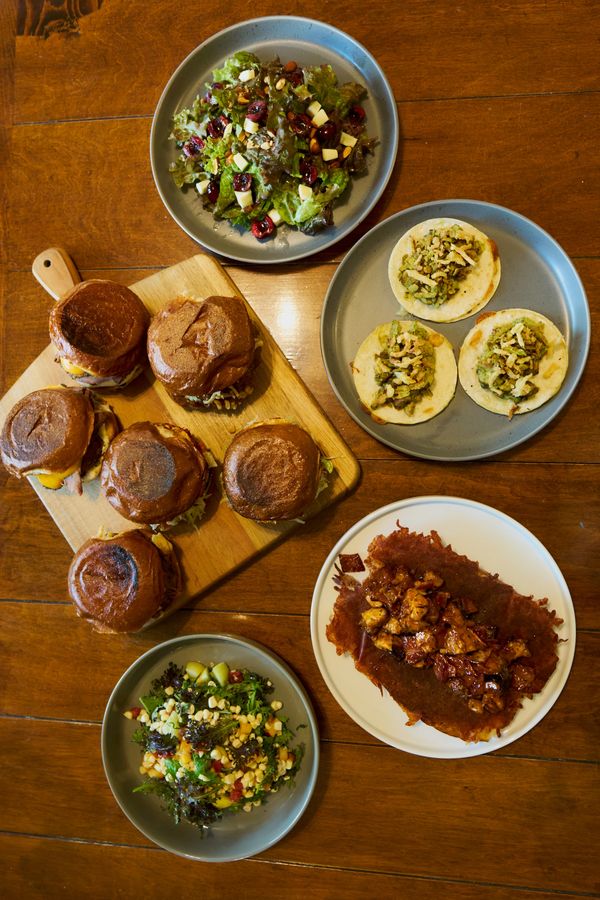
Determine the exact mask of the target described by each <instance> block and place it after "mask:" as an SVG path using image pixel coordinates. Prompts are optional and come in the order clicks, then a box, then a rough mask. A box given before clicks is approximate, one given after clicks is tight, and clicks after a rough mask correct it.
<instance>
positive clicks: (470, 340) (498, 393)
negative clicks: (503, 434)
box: [458, 309, 569, 418]
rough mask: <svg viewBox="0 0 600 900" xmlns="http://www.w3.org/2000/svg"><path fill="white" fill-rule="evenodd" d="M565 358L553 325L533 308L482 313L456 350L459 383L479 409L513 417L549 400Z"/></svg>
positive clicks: (560, 378)
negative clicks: (457, 350) (457, 351)
mask: <svg viewBox="0 0 600 900" xmlns="http://www.w3.org/2000/svg"><path fill="white" fill-rule="evenodd" d="M568 362H569V354H568V351H567V344H566V341H565V339H564V337H563V335H562V334H561V333H560V331H559V330H558V328H557V327H556V325H554V323H553V322H551V321H550V319H547V318H546V316H542V315H541V313H538V312H534V311H533V310H531V309H502V310H499V311H498V312H494V313H484V314H483V315H482V316H480V317H479V318H478V320H477V324H476V325H475V327H474V328H472V329H471V331H470V332H469V333H468V334H467V336H466V338H465V339H464V341H463V345H462V347H461V348H460V356H459V361H458V373H459V378H460V383H461V384H462V386H463V388H464V389H465V391H466V392H467V394H468V395H469V397H470V398H471V400H474V401H475V403H477V404H478V405H479V406H482V407H483V408H484V409H489V410H490V412H493V413H499V414H500V415H503V416H508V417H509V418H512V416H513V415H518V414H519V413H525V412H530V410H532V409H537V408H538V406H541V405H542V404H543V403H546V401H547V400H550V398H551V397H553V396H554V395H555V394H556V393H557V392H558V390H559V388H560V386H561V384H562V383H563V381H564V378H565V375H566V372H567V366H568Z"/></svg>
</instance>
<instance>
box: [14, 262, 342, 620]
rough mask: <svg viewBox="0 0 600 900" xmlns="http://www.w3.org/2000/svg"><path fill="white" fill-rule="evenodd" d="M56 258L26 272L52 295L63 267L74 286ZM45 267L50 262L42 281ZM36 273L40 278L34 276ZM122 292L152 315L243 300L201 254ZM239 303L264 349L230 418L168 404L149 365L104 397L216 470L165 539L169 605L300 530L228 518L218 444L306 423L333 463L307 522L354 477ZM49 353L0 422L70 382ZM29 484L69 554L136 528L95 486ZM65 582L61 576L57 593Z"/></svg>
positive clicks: (18, 386)
mask: <svg viewBox="0 0 600 900" xmlns="http://www.w3.org/2000/svg"><path fill="white" fill-rule="evenodd" d="M61 253H62V251H57V250H52V251H46V254H40V256H39V257H38V258H37V259H36V262H35V264H34V274H36V277H38V278H39V280H40V281H42V283H44V285H45V286H46V287H47V288H48V289H49V290H50V292H51V293H54V294H55V296H56V295H58V293H59V292H60V291H59V290H58V289H57V288H56V287H55V288H54V290H53V286H52V276H53V275H57V274H58V270H59V269H60V268H61V266H62V270H63V271H62V274H63V275H66V278H67V281H69V280H75V281H78V280H79V276H78V275H77V270H76V269H75V268H74V266H73V264H72V262H71V261H70V259H69V258H68V257H66V254H65V257H66V259H64V258H61ZM49 261H51V263H50V262H49ZM44 264H45V265H46V266H48V270H47V276H46V273H45V270H44V268H43V266H44ZM40 272H41V273H44V274H42V275H41V277H40ZM67 273H68V274H67ZM69 276H70V277H69ZM58 283H60V282H58ZM130 287H131V288H132V289H133V290H134V291H135V292H136V294H138V295H139V297H140V298H141V299H142V300H143V301H144V303H145V304H146V306H147V308H148V310H149V311H150V313H151V314H154V313H156V312H157V311H158V310H159V309H161V308H162V307H163V306H164V305H166V304H167V303H168V302H169V301H171V300H172V299H174V298H175V297H178V296H181V295H187V296H191V297H197V298H199V299H200V298H203V297H207V296H209V295H211V294H221V295H237V296H238V297H241V298H242V299H243V300H244V298H243V297H242V295H241V294H240V292H239V290H238V289H237V287H236V285H235V284H234V282H233V281H232V280H231V278H229V276H228V275H227V274H226V273H225V271H224V269H223V268H222V267H221V265H220V264H219V263H218V262H217V261H216V260H215V259H213V258H212V257H210V256H207V255H205V254H202V253H199V254H197V255H196V256H193V257H191V258H190V259H187V260H185V261H184V262H182V263H179V264H178V265H176V266H171V267H170V268H168V269H164V270H163V271H162V272H159V273H157V274H156V275H151V276H150V277H149V278H145V279H144V280H143V281H138V282H137V283H136V284H132V285H130ZM244 302H246V301H245V300H244ZM246 305H247V308H248V312H249V314H250V316H251V318H252V320H253V321H254V323H255V324H256V327H257V329H258V331H259V332H260V336H261V338H262V341H263V346H262V356H261V362H260V364H259V366H258V368H257V369H256V372H255V377H254V384H255V388H254V393H253V395H252V396H251V397H250V402H248V403H246V405H244V406H242V408H241V409H239V410H237V411H235V412H210V411H204V410H202V411H188V410H185V409H183V408H182V407H181V406H179V405H178V404H177V403H175V402H174V401H173V400H171V398H170V397H169V395H168V394H167V392H166V390H165V389H164V387H163V386H162V385H161V384H160V383H158V382H157V381H155V379H154V377H153V375H152V372H151V370H150V369H149V368H148V369H147V370H146V372H145V374H144V375H142V376H140V377H139V378H138V379H136V381H134V382H133V383H132V384H131V385H129V387H127V388H126V389H125V390H123V391H106V390H103V391H102V395H103V396H105V397H106V399H107V400H108V402H109V403H110V404H111V405H112V406H113V408H114V409H115V411H116V413H117V415H118V416H119V419H120V420H121V424H122V425H123V427H126V426H128V425H131V424H133V423H134V422H139V421H146V420H148V421H152V422H173V423H175V424H176V425H180V426H181V427H183V428H187V429H189V431H190V432H191V433H192V434H194V435H197V436H198V437H199V438H200V439H201V440H202V441H203V442H204V444H205V445H206V446H207V447H208V448H209V449H210V450H211V451H212V454H213V456H214V457H215V460H216V461H217V463H218V464H219V465H218V468H217V469H216V470H213V488H212V496H211V498H210V499H209V501H208V504H207V511H206V515H205V518H204V519H203V520H202V523H201V526H200V527H199V528H197V529H192V528H188V527H178V528H175V529H173V530H172V531H171V532H170V533H169V534H170V536H172V537H173V539H174V540H175V542H176V543H177V545H178V547H179V548H180V550H181V558H182V562H183V568H184V573H185V590H184V593H183V595H182V597H181V598H180V600H179V602H178V603H177V604H176V605H175V606H174V607H173V609H175V608H178V607H180V606H181V605H183V604H184V603H185V602H186V601H187V600H189V599H190V598H191V597H193V596H196V595H198V594H200V593H202V592H204V591H206V590H208V589H209V588H211V587H212V586H213V585H214V584H216V583H217V582H218V581H220V580H221V579H222V578H224V577H225V576H227V575H228V574H230V573H231V572H232V571H233V570H234V569H236V568H238V566H241V565H243V564H244V563H247V562H249V561H250V560H251V559H252V558H253V557H255V556H256V555H257V554H259V553H261V552H262V551H264V550H266V549H267V548H268V547H270V546H272V545H273V544H275V543H276V542H278V541H280V540H281V539H282V538H285V537H287V536H288V535H290V534H291V533H292V532H293V531H295V530H296V529H298V528H301V527H302V523H300V522H297V521H294V522H280V523H278V524H274V525H261V524H258V523H256V522H252V521H251V520H249V519H245V518H243V517H242V516H239V515H238V514H237V513H236V512H234V511H233V510H232V509H231V507H230V506H229V505H228V503H227V501H226V500H225V499H224V498H223V493H222V489H221V486H220V465H221V463H222V460H223V456H224V453H225V450H226V448H227V447H228V445H229V443H230V441H231V439H232V437H233V435H234V434H235V433H236V432H237V431H238V430H240V429H241V428H244V427H245V426H246V425H249V424H251V423H253V422H258V421H261V420H264V419H272V418H277V417H280V418H284V419H286V420H288V421H292V422H296V423H298V424H299V425H302V426H304V428H306V430H307V431H308V432H310V434H311V435H312V436H313V438H314V440H315V441H316V442H317V444H318V445H319V447H320V448H321V451H322V453H323V455H324V456H326V457H328V458H330V459H331V460H332V462H333V465H334V473H333V475H331V476H330V486H329V488H328V489H327V490H326V491H324V492H323V493H322V494H321V495H320V496H319V497H318V498H317V500H316V501H315V503H314V504H313V505H312V507H311V508H310V509H309V510H308V511H307V514H306V516H305V518H306V519H308V518H312V517H313V516H316V515H318V514H319V512H320V511H321V510H322V509H324V508H325V507H327V506H329V505H331V504H332V503H334V502H335V501H336V500H339V499H340V498H341V497H343V496H344V495H345V494H346V493H347V492H348V491H349V490H350V489H351V488H352V487H354V485H356V483H357V482H358V479H359V477H360V467H359V464H358V461H357V460H356V458H355V456H354V455H353V454H352V452H351V450H350V449H349V448H348V446H347V444H346V443H345V442H344V441H343V440H342V438H341V437H340V435H339V434H338V432H337V431H336V430H335V428H334V427H333V426H332V425H331V423H330V422H329V420H328V419H327V418H326V416H325V414H324V413H323V411H322V410H321V408H320V406H319V405H318V404H317V402H316V401H315V399H314V398H313V396H312V395H311V393H310V392H309V390H308V389H307V387H306V386H305V385H304V383H303V382H302V380H301V379H300V378H299V376H298V375H297V374H296V372H295V371H294V369H293V368H292V366H291V365H290V364H289V362H288V361H287V359H286V358H285V356H284V355H283V353H282V351H281V350H280V348H279V347H278V345H277V343H276V342H275V341H274V340H273V338H272V337H271V335H270V334H269V332H268V331H267V329H266V328H265V326H264V325H263V324H262V322H261V321H260V320H259V319H258V317H257V316H256V314H255V313H254V311H253V310H252V308H251V307H250V306H249V305H248V304H247V303H246ZM55 356H56V351H55V349H54V348H53V347H52V346H48V347H47V348H46V350H44V351H43V353H41V354H40V355H39V356H38V358H37V359H36V360H35V361H34V362H33V363H32V364H31V365H30V366H29V368H28V369H27V370H26V371H25V372H24V373H23V375H22V376H21V377H20V378H19V380H18V381H17V382H16V383H15V384H14V385H13V387H12V388H11V389H10V390H9V391H8V392H7V393H6V394H5V396H4V397H3V398H2V400H0V422H3V421H4V419H5V417H6V415H7V413H8V411H9V410H10V409H11V407H12V406H13V405H14V404H15V403H16V402H17V400H19V399H20V398H21V397H23V396H24V395H25V394H28V393H30V392H31V391H34V390H37V389H39V388H42V387H46V386H48V385H52V384H67V383H71V384H74V382H71V381H70V379H69V378H68V377H67V376H66V375H65V374H64V372H63V370H62V368H61V367H60V366H59V364H58V363H56V362H55V361H54V359H55ZM29 481H30V483H31V485H32V487H33V489H34V490H35V492H36V493H37V495H38V496H39V498H40V500H41V501H42V503H43V504H44V506H45V507H46V509H47V510H48V512H49V513H50V515H51V516H52V518H53V519H54V521H55V522H56V524H57V526H58V528H59V529H60V531H61V532H62V534H63V535H64V537H65V538H66V540H67V541H68V542H69V544H70V545H71V547H72V548H73V549H74V550H76V549H77V548H78V547H79V546H81V544H82V543H83V542H84V541H86V540H87V539H88V538H89V537H92V536H94V535H96V534H97V533H98V531H99V529H100V528H101V527H103V528H105V529H108V530H110V531H113V532H119V531H124V530H126V529H128V528H133V527H135V525H134V524H133V523H132V522H129V521H127V520H126V519H123V518H122V517H121V516H120V515H119V514H118V513H117V512H116V510H114V509H113V508H112V507H111V506H110V504H109V503H108V501H107V500H106V499H105V498H104V496H103V495H102V493H101V491H100V484H99V481H98V480H96V481H94V482H91V483H88V484H86V485H84V493H83V495H82V496H76V495H70V494H68V493H67V492H66V491H65V490H64V489H61V490H60V491H51V490H47V489H45V488H43V487H42V486H41V485H40V484H39V482H38V481H37V479H36V478H33V477H32V478H30V479H29ZM66 576H67V573H66V572H65V590H66ZM171 611H173V610H171Z"/></svg>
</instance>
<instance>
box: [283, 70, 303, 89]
mask: <svg viewBox="0 0 600 900" xmlns="http://www.w3.org/2000/svg"><path fill="white" fill-rule="evenodd" d="M286 77H287V80H288V81H289V82H290V83H291V84H293V85H294V87H298V85H299V84H302V82H303V81H304V74H303V72H302V69H296V71H295V72H290V73H289V74H286Z"/></svg>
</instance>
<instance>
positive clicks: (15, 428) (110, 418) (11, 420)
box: [0, 386, 119, 493]
mask: <svg viewBox="0 0 600 900" xmlns="http://www.w3.org/2000/svg"><path fill="white" fill-rule="evenodd" d="M118 431H119V423H118V420H117V417H116V415H115V414H114V412H113V410H112V409H111V407H110V406H109V405H108V404H107V403H105V402H104V400H102V398H101V397H98V396H97V395H96V394H94V393H93V392H92V391H90V390H87V389H86V388H76V387H61V386H56V387H47V388H43V389H42V390H39V391H33V392H32V393H31V394H27V395H26V396H25V397H23V398H22V399H21V400H19V401H18V403H16V404H15V405H14V406H13V408H12V409H11V411H10V412H9V414H8V416H7V418H6V421H5V422H4V426H3V428H2V433H1V435H0V457H1V458H2V462H3V463H4V465H5V466H6V468H7V469H8V471H9V472H10V473H11V475H16V477H17V478H22V477H23V476H24V475H35V477H36V478H37V479H38V481H39V482H40V484H42V485H43V486H44V487H46V488H50V489H51V490H58V489H59V488H61V487H62V486H63V485H66V486H67V487H68V488H69V489H71V490H73V491H75V492H77V493H81V482H82V481H91V480H92V479H93V478H96V477H97V476H98V475H99V474H100V468H101V465H102V460H103V458H104V455H105V453H106V451H107V449H108V445H109V444H110V442H111V440H112V439H113V438H114V436H115V435H116V434H117V433H118Z"/></svg>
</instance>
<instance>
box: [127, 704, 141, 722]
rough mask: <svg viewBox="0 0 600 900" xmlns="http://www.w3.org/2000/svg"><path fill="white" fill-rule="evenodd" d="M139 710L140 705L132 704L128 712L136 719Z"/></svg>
mask: <svg viewBox="0 0 600 900" xmlns="http://www.w3.org/2000/svg"><path fill="white" fill-rule="evenodd" d="M141 711H142V708H141V706H132V708H131V709H130V710H129V712H130V713H131V715H132V717H133V718H134V719H137V717H138V716H139V714H140V713H141Z"/></svg>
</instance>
